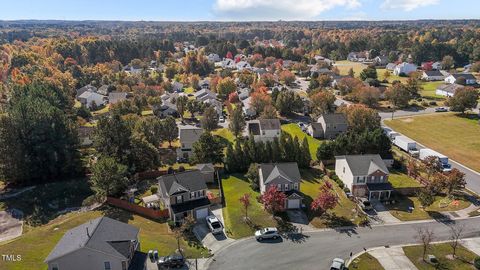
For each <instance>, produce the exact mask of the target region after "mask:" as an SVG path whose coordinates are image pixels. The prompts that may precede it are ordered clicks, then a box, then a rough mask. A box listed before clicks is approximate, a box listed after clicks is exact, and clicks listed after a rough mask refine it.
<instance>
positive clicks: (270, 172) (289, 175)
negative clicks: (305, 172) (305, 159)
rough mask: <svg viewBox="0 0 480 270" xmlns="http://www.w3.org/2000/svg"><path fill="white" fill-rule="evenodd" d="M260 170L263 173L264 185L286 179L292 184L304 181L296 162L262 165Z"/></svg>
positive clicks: (259, 167)
mask: <svg viewBox="0 0 480 270" xmlns="http://www.w3.org/2000/svg"><path fill="white" fill-rule="evenodd" d="M258 170H259V171H261V172H262V177H263V184H264V185H265V184H268V183H270V182H272V181H274V180H276V179H284V180H287V181H288V182H291V183H300V182H301V181H302V177H301V176H300V171H299V170H298V165H297V163H296V162H285V163H262V164H260V165H258Z"/></svg>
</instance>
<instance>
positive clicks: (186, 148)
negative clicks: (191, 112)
mask: <svg viewBox="0 0 480 270" xmlns="http://www.w3.org/2000/svg"><path fill="white" fill-rule="evenodd" d="M202 133H203V129H201V128H199V127H194V126H190V125H186V126H179V127H178V137H179V139H180V147H179V148H177V157H182V158H188V157H190V155H191V154H192V147H193V144H194V143H195V142H197V141H198V139H200V135H202Z"/></svg>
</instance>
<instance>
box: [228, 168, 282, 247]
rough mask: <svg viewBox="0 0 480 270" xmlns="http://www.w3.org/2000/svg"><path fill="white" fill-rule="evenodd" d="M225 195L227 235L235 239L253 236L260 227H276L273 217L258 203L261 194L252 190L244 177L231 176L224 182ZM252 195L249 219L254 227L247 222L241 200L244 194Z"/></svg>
mask: <svg viewBox="0 0 480 270" xmlns="http://www.w3.org/2000/svg"><path fill="white" fill-rule="evenodd" d="M222 184H223V192H224V194H225V202H226V207H225V208H223V218H224V221H225V228H226V232H227V234H228V235H229V236H230V237H232V238H235V239H238V238H242V237H247V236H250V235H253V233H254V231H255V229H257V228H259V227H268V226H275V225H276V222H275V221H274V220H273V218H272V216H271V215H270V214H268V213H267V212H266V211H265V210H263V206H262V205H261V204H260V203H259V202H258V201H257V197H258V196H260V193H258V192H256V191H254V190H252V189H251V188H250V185H249V183H248V182H247V180H246V179H245V178H244V177H243V176H242V175H231V176H229V177H228V178H225V179H223V180H222ZM245 193H249V194H250V206H249V208H248V217H249V218H250V220H251V223H252V225H249V224H247V223H246V222H245V220H244V217H245V210H244V207H243V206H242V204H241V203H240V201H239V199H240V197H241V196H243V194H245Z"/></svg>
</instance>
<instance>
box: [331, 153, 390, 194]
mask: <svg viewBox="0 0 480 270" xmlns="http://www.w3.org/2000/svg"><path fill="white" fill-rule="evenodd" d="M335 159H336V161H335V173H336V174H337V176H338V177H339V178H340V180H342V182H343V183H344V184H345V186H346V187H348V188H349V189H350V190H351V192H352V194H353V195H354V196H357V197H367V198H368V199H369V200H371V199H377V200H387V199H389V198H390V195H391V193H392V190H393V188H392V185H391V184H390V183H389V182H388V175H389V171H388V169H387V166H386V165H385V162H384V161H383V160H382V158H381V157H380V155H378V154H376V155H347V156H336V157H335Z"/></svg>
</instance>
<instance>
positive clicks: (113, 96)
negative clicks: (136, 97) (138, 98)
mask: <svg viewBox="0 0 480 270" xmlns="http://www.w3.org/2000/svg"><path fill="white" fill-rule="evenodd" d="M127 97H128V93H126V92H110V93H108V102H109V103H110V104H115V103H117V102H120V101H124V100H126V99H127Z"/></svg>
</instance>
